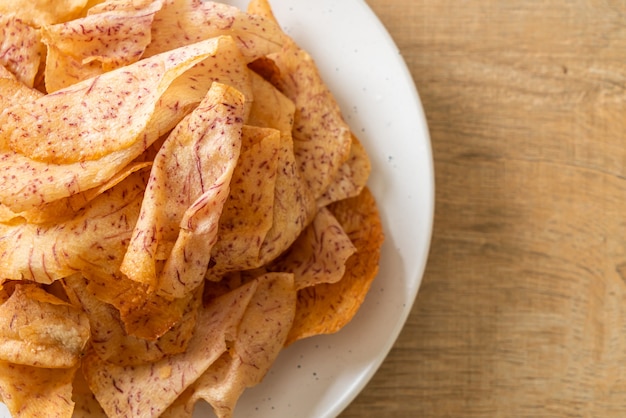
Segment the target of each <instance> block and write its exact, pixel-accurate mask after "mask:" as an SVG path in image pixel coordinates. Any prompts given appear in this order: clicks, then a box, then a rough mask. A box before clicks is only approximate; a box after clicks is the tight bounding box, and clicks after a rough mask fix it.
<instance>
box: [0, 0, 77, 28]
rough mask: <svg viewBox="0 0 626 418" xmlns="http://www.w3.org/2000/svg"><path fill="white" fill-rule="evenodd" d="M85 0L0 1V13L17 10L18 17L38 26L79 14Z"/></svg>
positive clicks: (66, 19)
mask: <svg viewBox="0 0 626 418" xmlns="http://www.w3.org/2000/svg"><path fill="white" fill-rule="evenodd" d="M86 4H87V0H55V1H53V2H52V1H50V0H11V1H3V2H0V14H11V13H15V12H16V11H17V12H19V15H20V18H21V19H22V20H23V21H24V22H26V23H28V24H30V25H33V26H36V27H40V26H44V25H50V24H54V23H60V22H65V21H68V20H70V19H74V18H76V17H78V16H80V14H81V12H82V11H83V8H84V7H85V5H86Z"/></svg>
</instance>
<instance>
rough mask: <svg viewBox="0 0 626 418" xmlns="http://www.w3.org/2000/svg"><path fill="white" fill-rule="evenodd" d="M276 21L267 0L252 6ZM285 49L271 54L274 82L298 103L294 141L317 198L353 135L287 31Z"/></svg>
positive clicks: (255, 1) (314, 68)
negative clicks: (273, 66) (274, 72)
mask: <svg viewBox="0 0 626 418" xmlns="http://www.w3.org/2000/svg"><path fill="white" fill-rule="evenodd" d="M248 10H252V11H254V12H255V13H258V14H259V15H262V16H265V17H266V18H267V19H268V20H274V19H275V17H274V16H273V14H272V11H271V9H270V6H269V3H268V2H267V0H252V1H251V2H250V5H249V6H248ZM282 45H283V46H282V49H281V50H280V51H279V52H277V53H275V54H271V55H270V58H271V59H273V60H274V63H275V66H276V69H277V72H278V73H277V74H275V77H274V78H273V81H275V82H276V83H277V87H278V89H279V90H281V91H282V92H283V93H284V94H285V95H286V96H287V97H289V98H290V99H291V100H293V102H294V103H295V105H296V109H298V111H297V112H296V114H295V120H294V129H293V141H294V153H295V156H296V161H297V162H298V169H299V170H300V173H301V174H302V178H303V179H304V180H305V181H306V184H307V186H308V187H309V189H310V190H311V192H312V194H313V196H314V197H315V198H318V197H320V196H321V195H322V194H323V193H324V192H325V191H326V189H327V188H328V186H329V185H330V183H331V182H332V180H333V178H334V177H335V176H336V175H337V171H338V170H339V168H340V167H341V166H342V165H343V163H344V162H345V161H346V160H347V159H348V156H349V153H350V145H351V143H352V137H351V132H350V128H349V127H348V125H347V124H346V122H345V121H344V120H343V116H342V115H341V109H340V108H339V105H338V104H337V102H336V100H335V98H334V96H333V95H332V93H331V92H330V90H329V89H328V87H327V86H326V84H325V83H324V81H323V79H322V77H321V75H320V73H319V70H318V69H317V66H316V64H315V62H314V60H313V58H311V56H310V55H309V54H308V53H307V52H306V51H304V50H303V49H301V48H300V47H299V46H298V45H297V44H296V43H295V42H294V41H293V39H291V38H290V37H289V36H287V35H286V34H283V42H282Z"/></svg>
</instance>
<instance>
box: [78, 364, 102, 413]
mask: <svg viewBox="0 0 626 418" xmlns="http://www.w3.org/2000/svg"><path fill="white" fill-rule="evenodd" d="M72 400H73V401H74V411H73V414H72V418H107V415H106V414H105V412H104V410H103V409H102V407H101V406H100V404H99V403H98V400H97V399H96V397H95V395H94V394H93V392H92V391H91V389H89V385H87V382H86V381H85V377H84V376H83V372H82V371H81V370H77V371H76V374H75V375H74V381H73V382H72Z"/></svg>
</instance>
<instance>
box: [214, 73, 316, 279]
mask: <svg viewBox="0 0 626 418" xmlns="http://www.w3.org/2000/svg"><path fill="white" fill-rule="evenodd" d="M250 79H251V82H252V95H253V97H254V102H253V103H252V108H251V111H250V117H249V119H248V122H249V124H251V125H254V126H259V127H264V128H272V129H276V130H278V131H279V132H280V145H279V149H278V156H277V158H278V162H277V165H278V167H280V169H279V170H277V172H276V178H275V179H271V182H274V185H275V188H274V202H273V209H272V210H273V213H272V226H271V228H270V229H269V231H267V234H266V235H265V239H264V240H263V242H262V243H260V249H259V251H258V255H257V256H256V257H254V258H250V259H249V260H248V261H247V262H246V263H245V264H241V263H242V262H243V260H238V262H239V263H240V264H239V265H238V266H236V265H235V264H234V263H232V260H234V259H235V258H236V257H237V256H240V255H241V253H240V254H237V253H236V252H235V251H234V250H236V249H238V248H241V245H239V243H236V242H234V239H235V238H236V234H235V231H234V230H233V234H231V235H228V234H224V235H223V237H222V238H223V239H222V240H221V241H218V242H217V243H216V247H214V252H213V259H214V261H215V263H216V264H215V266H214V267H212V268H211V269H210V270H209V272H208V274H207V277H208V278H209V279H210V280H219V279H220V278H221V277H222V275H223V274H224V273H225V272H228V271H230V270H232V269H234V268H236V267H239V268H241V269H251V268H257V267H260V266H262V265H263V264H265V263H267V262H268V261H270V260H273V259H274V258H276V257H277V256H278V255H279V254H280V253H282V252H283V251H285V250H286V249H287V248H288V247H289V246H290V245H291V244H292V243H293V241H294V240H295V239H296V238H297V237H298V235H300V233H301V232H302V230H303V229H304V228H305V226H306V225H307V224H308V223H309V222H310V220H312V218H313V216H314V213H315V211H316V207H315V201H314V200H313V198H312V196H311V195H310V194H309V192H308V190H307V189H306V187H305V185H304V183H303V182H302V180H301V178H300V175H299V173H298V170H297V168H296V162H295V159H294V155H293V141H292V138H291V130H292V127H293V117H294V112H295V107H294V104H293V102H292V101H291V100H289V99H288V98H287V97H285V96H284V95H283V94H282V93H280V92H279V91H278V90H277V89H276V88H275V87H273V86H272V85H271V84H270V83H268V82H267V81H265V80H263V78H261V77H260V76H259V75H257V74H254V73H251V77H250ZM268 183H269V182H268ZM267 186H269V184H265V185H264V186H263V187H264V190H265V188H266V187H267ZM253 192H254V191H253ZM258 192H261V191H260V190H258ZM265 193H267V192H263V194H265ZM231 245H232V246H231Z"/></svg>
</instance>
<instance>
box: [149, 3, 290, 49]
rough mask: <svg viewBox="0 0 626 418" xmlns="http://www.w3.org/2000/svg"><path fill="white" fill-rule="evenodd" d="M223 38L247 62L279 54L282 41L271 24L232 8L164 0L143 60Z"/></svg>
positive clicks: (214, 4)
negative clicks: (232, 41)
mask: <svg viewBox="0 0 626 418" xmlns="http://www.w3.org/2000/svg"><path fill="white" fill-rule="evenodd" d="M222 35H229V36H232V37H233V38H234V39H235V40H236V41H237V44H238V46H239V49H240V50H241V53H242V54H243V55H244V56H245V57H247V60H248V61H252V60H254V59H256V58H259V57H261V56H264V55H267V54H269V53H272V52H276V51H278V50H279V49H280V47H281V45H282V41H283V38H282V32H281V30H280V28H279V27H278V25H277V24H276V23H275V22H274V21H272V20H268V19H265V18H263V17H262V16H255V15H249V14H247V13H244V12H242V11H241V10H239V9H238V8H236V7H234V6H229V5H227V4H222V3H217V2H212V1H198V0H164V4H163V8H162V9H161V11H160V12H159V13H157V15H156V17H155V19H154V23H153V25H152V39H153V41H152V42H151V43H150V45H148V48H147V50H146V56H151V55H153V54H158V53H161V52H163V51H167V50H170V49H172V48H177V47H179V46H182V45H188V44H189V43H192V42H198V41H200V40H202V39H208V38H212V37H215V36H222Z"/></svg>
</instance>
